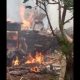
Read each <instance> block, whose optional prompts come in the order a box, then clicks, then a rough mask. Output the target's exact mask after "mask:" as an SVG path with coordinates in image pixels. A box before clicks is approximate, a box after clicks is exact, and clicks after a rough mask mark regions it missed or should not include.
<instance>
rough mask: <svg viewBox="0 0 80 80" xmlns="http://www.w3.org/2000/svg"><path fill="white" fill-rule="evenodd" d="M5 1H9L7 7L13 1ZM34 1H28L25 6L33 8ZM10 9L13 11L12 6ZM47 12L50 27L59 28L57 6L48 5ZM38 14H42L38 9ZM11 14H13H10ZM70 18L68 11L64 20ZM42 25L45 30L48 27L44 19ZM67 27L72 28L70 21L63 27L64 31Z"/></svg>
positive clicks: (70, 14)
mask: <svg viewBox="0 0 80 80" xmlns="http://www.w3.org/2000/svg"><path fill="white" fill-rule="evenodd" d="M7 1H9V3H8V5H10V4H11V2H12V1H13V0H12V1H11V0H7ZM10 1H11V2H10ZM35 1H36V0H29V1H28V2H27V3H26V4H25V5H30V6H32V7H34V6H36V5H35ZM12 7H13V10H15V7H14V5H13V6H12ZM12 7H10V8H9V9H10V10H9V12H12V11H13V10H12ZM47 10H48V15H49V18H50V22H51V25H52V26H53V29H56V28H59V26H58V5H48V6H47ZM27 12H28V11H27V10H26V13H27ZM39 12H42V10H41V9H40V8H39ZM12 14H13V12H12ZM14 15H16V13H14ZM71 16H72V13H70V12H69V11H68V12H67V15H66V20H67V19H69V18H70V17H71ZM43 23H44V27H45V28H47V27H48V26H49V25H48V21H47V18H46V17H45V18H44V19H43ZM69 27H73V20H71V21H70V22H69V23H67V24H66V25H65V26H64V28H65V29H66V28H69Z"/></svg>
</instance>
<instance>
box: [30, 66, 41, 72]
mask: <svg viewBox="0 0 80 80" xmlns="http://www.w3.org/2000/svg"><path fill="white" fill-rule="evenodd" d="M31 71H32V72H40V70H39V68H38V67H37V66H36V67H32V68H31Z"/></svg>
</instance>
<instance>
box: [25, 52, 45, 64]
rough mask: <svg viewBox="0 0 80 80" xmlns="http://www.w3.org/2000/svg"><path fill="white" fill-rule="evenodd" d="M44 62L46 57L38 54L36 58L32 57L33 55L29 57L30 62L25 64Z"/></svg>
mask: <svg viewBox="0 0 80 80" xmlns="http://www.w3.org/2000/svg"><path fill="white" fill-rule="evenodd" d="M43 62H44V56H43V55H42V53H38V52H36V55H35V57H32V55H31V54H29V56H28V60H27V61H26V62H25V64H31V63H39V64H42V63H43Z"/></svg>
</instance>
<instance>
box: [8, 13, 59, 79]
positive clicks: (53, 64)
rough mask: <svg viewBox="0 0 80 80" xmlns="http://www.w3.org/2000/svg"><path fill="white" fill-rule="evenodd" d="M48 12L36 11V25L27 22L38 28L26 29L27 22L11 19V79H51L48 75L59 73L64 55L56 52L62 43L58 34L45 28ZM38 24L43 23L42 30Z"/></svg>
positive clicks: (9, 40)
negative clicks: (57, 36) (24, 23)
mask: <svg viewBox="0 0 80 80" xmlns="http://www.w3.org/2000/svg"><path fill="white" fill-rule="evenodd" d="M31 15H32V13H31ZM31 15H30V16H31ZM36 16H37V15H36ZM45 16H46V15H45V14H39V15H38V16H37V17H35V15H33V17H35V19H36V20H35V21H34V23H33V25H32V23H31V22H27V26H33V28H34V30H30V29H27V30H23V29H22V28H24V29H25V25H21V26H23V27H21V26H20V24H17V23H15V24H14V23H7V78H8V79H7V80H49V79H48V78H45V77H47V76H52V75H57V76H58V75H59V72H60V57H58V56H57V55H58V54H57V53H58V52H57V53H55V50H56V49H58V48H59V45H58V42H57V40H56V38H55V36H54V37H52V35H51V34H48V33H47V32H45V31H43V30H42V27H43V23H42V19H43V18H44V17H45ZM30 20H32V17H30ZM38 23H39V24H38ZM36 24H38V25H40V24H42V25H40V29H39V30H38V29H37V28H39V27H37V28H36V27H35V25H36ZM35 28H36V29H35ZM56 56H57V57H56ZM15 76H16V77H15Z"/></svg>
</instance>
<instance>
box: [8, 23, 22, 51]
mask: <svg viewBox="0 0 80 80" xmlns="http://www.w3.org/2000/svg"><path fill="white" fill-rule="evenodd" d="M20 30H21V26H20V24H19V23H10V22H7V49H14V50H15V49H16V48H19V33H20Z"/></svg>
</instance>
